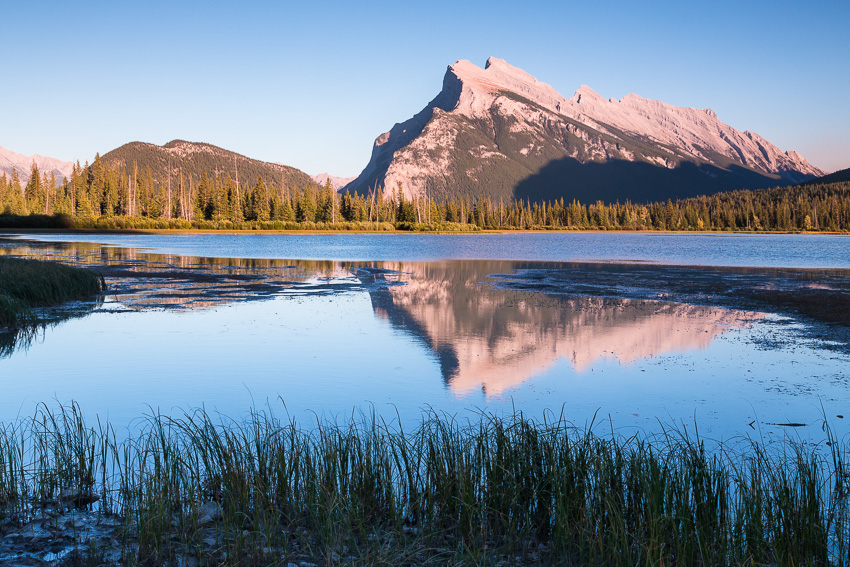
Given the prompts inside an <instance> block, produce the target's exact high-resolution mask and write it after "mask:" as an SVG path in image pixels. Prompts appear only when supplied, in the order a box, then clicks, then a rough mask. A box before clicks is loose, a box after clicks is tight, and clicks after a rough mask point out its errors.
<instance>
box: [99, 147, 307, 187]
mask: <svg viewBox="0 0 850 567" xmlns="http://www.w3.org/2000/svg"><path fill="white" fill-rule="evenodd" d="M101 160H102V161H103V162H104V163H105V164H109V165H111V166H113V167H114V166H117V167H119V168H126V171H127V173H128V174H131V173H132V172H133V167H134V164H135V167H136V168H138V172H139V175H144V174H145V170H146V169H147V168H148V167H149V168H150V170H151V175H152V177H153V180H154V181H155V182H156V183H158V184H160V185H167V184H168V181H169V179H168V178H169V171H170V177H171V182H172V183H175V180H176V179H177V178H178V177H179V176H180V175H181V174H182V175H183V177H184V178H186V179H189V178H194V179H195V181H197V180H199V179H200V178H201V176H202V175H203V173H204V171H206V172H207V175H209V176H210V177H211V178H215V177H225V176H227V175H230V177H231V179H233V180H234V181H235V180H236V178H237V175H238V178H239V183H240V184H244V185H254V184H255V183H256V182H257V179H258V178H259V177H262V178H263V180H264V181H265V182H266V183H269V184H273V185H274V186H275V187H280V183H281V181H283V184H284V186H285V187H286V188H287V189H298V190H301V189H304V188H305V187H307V186H308V185H314V184H315V181H313V179H312V178H311V177H310V176H309V175H307V174H306V173H304V172H303V171H301V170H299V169H295V168H294V167H289V166H286V165H281V164H277V163H268V162H264V161H258V160H255V159H251V158H248V157H245V156H243V155H240V154H237V153H236V152H231V151H229V150H225V149H223V148H219V147H218V146H213V145H211V144H203V143H198V142H186V141H184V140H173V141H171V142H168V143H167V144H165V145H164V146H157V145H156V144H147V143H144V142H130V143H129V144H124V145H123V146H121V147H119V148H116V149H114V150H112V151H111V152H109V153H107V154H105V155H103V156H102V157H101Z"/></svg>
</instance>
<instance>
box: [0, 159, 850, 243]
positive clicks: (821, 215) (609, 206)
mask: <svg viewBox="0 0 850 567" xmlns="http://www.w3.org/2000/svg"><path fill="white" fill-rule="evenodd" d="M848 225H850V181H839V182H834V183H817V182H816V181H815V182H812V183H810V184H805V185H797V186H793V187H783V188H773V189H758V190H737V191H730V192H724V193H716V194H713V195H706V196H700V197H693V198H688V199H679V200H675V201H674V200H667V201H662V202H650V203H632V202H629V201H626V202H624V203H620V202H614V203H604V202H602V201H596V202H593V203H582V202H579V201H578V200H571V201H566V200H565V199H563V198H561V199H558V200H546V201H539V202H534V201H530V200H523V199H510V200H505V199H498V200H497V199H494V198H492V197H483V196H478V195H462V196H454V197H447V198H444V199H442V200H436V199H433V198H424V197H419V198H413V199H410V198H406V197H405V196H404V194H403V191H402V187H401V186H400V185H399V186H398V187H395V188H393V189H386V188H380V187H379V188H377V189H376V190H374V191H370V192H369V193H368V194H365V195H363V194H358V193H345V194H339V193H338V192H336V191H334V190H333V189H332V187H331V186H330V184H329V183H328V184H326V185H324V186H320V185H317V184H307V185H306V186H304V187H297V186H296V187H288V186H287V183H286V181H285V178H284V177H281V178H280V179H277V180H265V179H263V178H262V176H259V177H257V178H256V179H255V180H253V181H252V182H250V183H247V184H246V183H244V182H243V183H242V184H240V183H239V182H238V181H237V180H235V179H233V178H232V177H231V176H230V174H229V173H224V174H221V173H219V174H216V175H211V174H209V173H208V172H207V171H206V170H204V171H203V172H202V173H201V174H200V175H195V174H187V175H184V174H183V173H177V174H176V175H173V176H172V175H170V174H169V175H168V176H167V178H166V179H155V178H154V175H153V174H152V172H151V170H150V167H146V168H139V167H138V166H137V165H136V164H135V163H134V164H133V165H132V166H131V167H127V166H125V165H121V164H114V165H110V164H109V163H107V162H105V161H104V160H102V159H101V158H100V157H99V156H98V157H96V158H95V160H94V162H93V163H92V164H91V165H89V164H86V165H85V166H80V165H79V164H78V165H77V166H76V167H75V168H74V170H73V173H72V174H71V178H70V179H62V180H56V179H55V178H53V177H52V176H47V175H45V174H42V173H41V172H39V171H38V168H37V166H36V165H35V164H33V166H32V170H31V171H30V176H29V181H27V182H24V181H22V179H21V177H20V175H19V174H18V173H17V172H16V171H13V172H12V174H11V176H7V175H5V174H3V175H0V227H5V228H25V227H31V228H40V227H44V228H48V227H54V228H71V227H74V228H94V229H128V228H129V229H133V228H137V229H145V228H152V229H180V228H198V229H225V230H227V229H264V230H316V229H319V230H328V229H330V230H333V229H339V230H347V229H348V230H351V229H363V230H425V231H428V230H480V229H493V230H499V229H523V230H528V229H531V230H549V229H551V230H665V231H783V232H799V231H823V232H847V231H848V229H849V227H848Z"/></svg>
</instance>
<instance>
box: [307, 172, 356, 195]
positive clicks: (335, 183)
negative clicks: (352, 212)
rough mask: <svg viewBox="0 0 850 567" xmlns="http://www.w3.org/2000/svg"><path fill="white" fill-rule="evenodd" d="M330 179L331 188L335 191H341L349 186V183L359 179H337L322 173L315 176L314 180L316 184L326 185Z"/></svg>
mask: <svg viewBox="0 0 850 567" xmlns="http://www.w3.org/2000/svg"><path fill="white" fill-rule="evenodd" d="M328 179H330V180H331V187H333V188H334V190H335V191H339V190H340V189H342V188H343V187H345V186H346V185H348V184H349V183H351V182H352V181H354V180H355V179H357V178H356V177H335V176H333V175H329V174H327V173H320V174H318V175H314V176H313V180H314V181H315V182H316V183H318V184H319V185H324V184H325V182H326V181H327V180H328Z"/></svg>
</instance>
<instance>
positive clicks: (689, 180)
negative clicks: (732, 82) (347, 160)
mask: <svg viewBox="0 0 850 567" xmlns="http://www.w3.org/2000/svg"><path fill="white" fill-rule="evenodd" d="M822 174H823V172H822V171H821V170H819V169H818V168H816V167H814V166H812V165H811V164H809V163H808V162H807V161H806V160H805V159H803V157H802V156H800V155H799V154H797V153H796V152H783V151H781V150H780V149H779V148H777V147H776V146H774V145H773V144H771V143H770V142H768V141H767V140H765V139H764V138H762V137H761V136H759V135H758V134H755V133H753V132H749V131H745V132H740V131H738V130H736V129H734V128H732V127H731V126H728V125H727V124H724V123H723V122H721V121H720V120H719V119H718V118H717V115H716V114H715V113H714V112H713V111H712V110H710V109H704V110H700V109H695V108H682V107H676V106H672V105H669V104H666V103H664V102H660V101H656V100H649V99H644V98H642V97H640V96H637V95H633V94H632V95H627V96H625V97H623V98H622V99H620V100H615V99H609V100H606V99H604V98H603V97H601V96H600V95H599V94H597V93H596V92H594V91H593V90H592V89H590V88H589V87H587V86H582V87H580V88H579V89H578V90H577V91H576V93H575V94H574V95H573V96H572V97H571V98H565V97H564V96H562V95H561V94H560V93H558V92H557V91H556V90H555V89H554V88H552V87H551V86H549V85H547V84H546V83H542V82H540V81H538V80H537V79H535V78H534V77H532V76H531V75H529V74H528V73H526V72H525V71H523V70H521V69H518V68H516V67H513V66H511V65H509V64H508V63H506V62H505V61H503V60H501V59H496V58H492V57H491V58H490V59H488V60H487V65H486V66H485V68H484V69H481V68H480V67H477V66H476V65H474V64H472V63H470V62H469V61H458V62H456V63H455V64H454V65H450V66H449V68H448V70H447V71H446V75H445V77H444V79H443V89H442V91H441V92H440V93H439V94H438V95H437V97H436V98H434V100H432V101H431V102H430V103H429V104H428V105H427V106H426V107H425V108H424V109H423V110H422V111H421V112H419V113H418V114H417V115H416V116H414V117H413V118H411V119H410V120H408V121H406V122H403V123H400V124H396V125H395V126H394V127H393V128H392V129H391V130H390V131H389V132H386V133H384V134H382V135H381V136H379V137H378V138H377V139H376V140H375V145H374V148H373V151H372V158H371V160H370V161H369V164H368V165H367V166H366V168H365V169H364V170H363V172H362V173H361V174H360V176H358V177H357V179H355V180H354V181H353V182H351V183H350V184H349V185H348V186H347V189H350V190H357V191H359V192H361V193H363V192H368V191H369V190H370V188H374V187H376V186H381V187H385V188H392V189H393V190H394V189H395V187H396V186H397V185H398V183H399V182H400V183H401V184H402V188H403V190H404V192H405V194H407V195H408V196H412V195H417V194H424V193H425V192H428V193H430V194H431V195H435V196H447V195H453V194H472V195H479V194H489V195H492V196H504V197H521V198H524V197H531V198H553V197H554V198H557V197H561V196H563V197H565V198H567V199H570V198H581V199H582V200H596V199H600V198H601V199H608V200H614V199H620V200H623V199H632V200H637V201H643V200H656V199H666V198H668V197H686V196H692V195H697V194H704V193H710V192H715V191H720V190H727V189H735V188H743V187H746V188H754V187H765V186H776V185H787V184H791V183H798V182H801V181H804V180H807V179H810V178H812V177H816V176H819V175H822Z"/></svg>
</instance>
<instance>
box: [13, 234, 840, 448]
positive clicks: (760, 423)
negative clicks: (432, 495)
mask: <svg viewBox="0 0 850 567" xmlns="http://www.w3.org/2000/svg"><path fill="white" fill-rule="evenodd" d="M848 245H850V240H848V239H847V238H846V237H834V236H750V235H670V234H597V233H593V234H509V235H469V236H436V235H429V236H419V235H218V234H215V235H186V236H184V235H180V236H159V235H156V236H152V235H101V234H96V235H77V234H75V235H37V236H32V235H27V236H19V237H14V238H12V239H7V240H5V241H3V242H2V245H0V253H9V254H17V255H24V256H35V257H51V258H56V259H60V260H63V261H67V262H72V263H76V264H79V265H91V266H97V267H98V269H100V270H102V271H104V274H105V276H106V279H107V282H108V283H109V292H108V293H107V295H106V296H105V297H104V298H101V299H100V300H99V301H90V302H82V303H78V304H74V305H72V306H69V307H66V308H64V309H63V310H60V311H61V313H60V315H61V316H62V317H63V319H62V321H61V322H59V323H57V324H56V325H53V326H50V327H48V328H46V329H43V330H42V331H41V332H39V333H38V335H37V336H34V337H21V336H16V337H14V338H13V339H9V338H8V337H7V340H6V346H5V350H4V348H3V347H2V346H0V353H2V354H0V356H2V358H0V381H2V388H3V390H2V391H3V396H2V397H0V419H2V420H9V419H14V418H15V416H18V415H27V414H30V413H32V411H33V408H34V407H35V405H36V404H37V403H39V402H47V403H48V404H56V403H66V402H68V401H70V400H76V401H77V402H79V404H80V405H81V406H82V408H83V409H84V411H85V412H86V413H87V414H89V415H95V414H97V415H99V416H101V418H109V419H110V420H111V421H113V422H114V423H116V424H118V425H119V427H120V426H124V425H131V424H132V422H133V420H134V419H138V418H139V417H140V416H142V415H144V414H145V413H150V412H151V411H159V412H162V413H180V412H182V411H184V410H188V409H191V408H195V407H201V406H204V407H206V408H207V409H210V410H215V411H219V412H221V413H222V414H224V415H227V416H231V417H236V418H238V417H239V416H241V415H244V414H245V412H246V411H247V410H248V409H249V408H250V407H252V406H254V407H263V406H265V405H266V404H269V405H271V406H272V408H273V409H274V411H275V412H276V413H278V414H283V413H284V412H288V413H290V414H291V415H293V416H295V417H296V418H297V419H298V420H299V421H306V422H309V421H310V420H315V419H316V418H317V417H318V418H320V419H324V418H330V419H332V418H338V419H346V418H347V417H348V416H350V415H351V414H352V411H355V412H356V411H360V410H363V411H370V410H371V408H374V409H375V411H377V412H378V413H380V414H382V415H386V416H389V417H393V416H396V415H398V416H399V417H400V418H401V419H402V420H403V421H404V422H406V423H409V424H413V423H415V422H416V421H417V420H418V419H419V418H420V416H421V413H422V411H423V410H424V409H427V408H433V409H435V410H438V411H445V412H448V413H451V414H457V415H459V416H461V417H464V416H468V417H470V418H473V419H474V418H475V415H476V412H479V411H493V412H507V411H513V410H521V411H523V412H524V413H526V414H528V415H531V416H533V417H542V416H543V415H545V414H546V413H547V412H548V413H555V414H558V415H560V414H561V413H562V412H563V414H564V415H565V416H566V417H567V418H568V419H570V420H572V421H573V422H575V423H576V424H580V425H581V424H585V423H589V422H590V421H591V420H592V419H593V418H594V416H596V420H597V422H604V428H605V430H609V431H610V429H611V427H613V428H614V429H615V430H617V431H621V432H624V433H628V432H629V431H632V430H634V429H635V428H640V429H642V430H645V431H659V430H660V429H661V428H662V427H664V426H668V425H677V426H679V427H682V426H687V427H688V428H689V429H691V428H693V427H694V426H695V425H696V426H698V427H699V430H700V433H701V434H702V435H705V436H712V437H723V438H726V437H730V436H734V435H741V434H749V435H752V436H763V437H764V438H767V439H769V438H773V437H781V436H783V435H787V434H791V435H793V436H798V435H799V436H801V437H803V438H806V439H813V440H818V439H821V438H822V437H823V431H822V425H823V420H824V418H825V417H826V418H827V419H828V420H829V423H830V426H832V427H833V428H834V429H835V430H836V431H837V432H838V433H839V434H841V435H844V434H846V433H847V432H848V428H847V427H845V425H844V424H845V422H846V421H847V420H845V419H844V418H843V417H839V416H844V415H845V414H846V415H847V416H848V418H850V407H848V406H850V403H848V401H850V364H848V363H850V356H848V348H847V344H846V340H845V338H844V337H843V332H844V331H845V330H846V329H845V328H844V327H842V326H840V325H839V326H836V325H835V324H834V323H835V321H836V317H835V312H834V310H833V313H826V315H824V316H825V317H827V318H829V317H831V322H830V321H828V320H825V319H823V317H822V316H821V315H820V314H819V312H816V311H812V307H811V305H810V304H812V303H814V304H818V303H819V302H820V303H823V302H824V301H827V302H828V301H835V300H837V299H842V298H844V297H846V294H847V293H848V292H850V246H848ZM686 266H692V267H686ZM819 294H820V295H819ZM789 298H812V300H811V301H809V300H808V299H806V301H805V302H803V303H801V305H803V307H799V306H797V305H796V304H794V303H793V302H790V303H789ZM836 305H837V307H836V308H837V309H839V310H840V309H844V308H843V307H842V305H844V304H842V303H836ZM798 307H799V308H798ZM801 309H802V311H801ZM806 309H808V311H806ZM827 311H829V310H827ZM812 313H815V315H814V316H812ZM847 315H848V318H850V313H848V314H847ZM841 316H842V315H841V314H840V313H839V317H838V319H839V320H840V319H841ZM284 405H285V407H284ZM789 424H794V425H799V424H803V425H802V426H798V427H797V426H795V427H790V426H789Z"/></svg>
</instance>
